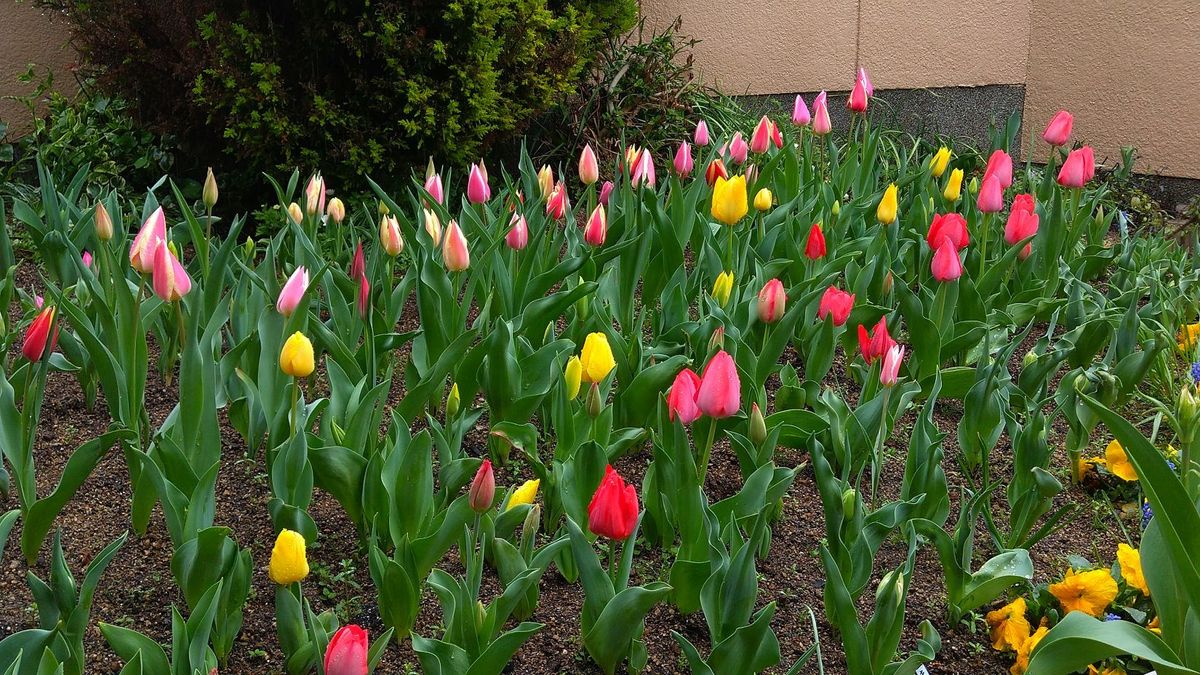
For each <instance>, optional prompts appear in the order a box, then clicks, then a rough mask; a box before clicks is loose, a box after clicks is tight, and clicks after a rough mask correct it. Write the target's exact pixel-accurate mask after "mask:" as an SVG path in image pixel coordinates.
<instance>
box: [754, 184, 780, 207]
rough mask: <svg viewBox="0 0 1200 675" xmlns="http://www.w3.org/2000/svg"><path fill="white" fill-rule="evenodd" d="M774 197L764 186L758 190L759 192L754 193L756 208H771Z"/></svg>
mask: <svg viewBox="0 0 1200 675" xmlns="http://www.w3.org/2000/svg"><path fill="white" fill-rule="evenodd" d="M774 199H775V197H774V196H773V195H772V194H771V191H770V190H768V189H767V188H763V189H761V190H759V191H758V194H756V195H754V208H755V209H758V210H759V211H767V210H768V209H770V208H771V203H772V202H773V201H774Z"/></svg>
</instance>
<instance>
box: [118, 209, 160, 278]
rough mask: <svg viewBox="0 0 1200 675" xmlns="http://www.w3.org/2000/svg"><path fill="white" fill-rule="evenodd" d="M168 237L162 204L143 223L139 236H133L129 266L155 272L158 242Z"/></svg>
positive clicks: (146, 271) (141, 270)
mask: <svg viewBox="0 0 1200 675" xmlns="http://www.w3.org/2000/svg"><path fill="white" fill-rule="evenodd" d="M106 215H107V214H106ZM109 227H110V229H111V227H112V221H111V220H110V221H109ZM110 236H111V235H110ZM166 238H167V217H166V215H165V214H164V213H163V210H162V207H161V206H160V207H158V208H157V209H154V213H151V214H150V217H149V218H147V219H146V220H145V222H143V223H142V227H141V229H139V230H138V233H137V236H135V237H134V238H133V245H131V246H130V247H129V266H130V267H132V268H133V269H135V270H137V271H139V272H141V273H142V274H149V273H151V272H153V271H154V254H155V253H156V249H157V248H158V242H160V241H164V240H165V239H166Z"/></svg>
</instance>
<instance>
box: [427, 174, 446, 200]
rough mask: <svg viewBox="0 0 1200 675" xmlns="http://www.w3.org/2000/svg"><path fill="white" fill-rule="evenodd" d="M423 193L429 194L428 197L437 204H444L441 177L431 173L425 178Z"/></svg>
mask: <svg viewBox="0 0 1200 675" xmlns="http://www.w3.org/2000/svg"><path fill="white" fill-rule="evenodd" d="M425 191H426V192H428V193H429V196H430V197H433V201H435V202H437V203H439V204H442V203H444V201H443V200H444V199H445V198H446V196H445V191H444V190H443V188H442V177H441V175H440V174H437V173H431V174H429V176H428V177H427V178H425Z"/></svg>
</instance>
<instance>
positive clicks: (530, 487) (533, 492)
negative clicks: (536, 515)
mask: <svg viewBox="0 0 1200 675" xmlns="http://www.w3.org/2000/svg"><path fill="white" fill-rule="evenodd" d="M541 484H542V481H540V480H538V479H537V478H534V479H533V480H527V481H525V482H524V483H522V484H521V487H519V488H517V489H516V490H513V493H512V494H511V495H509V497H508V504H507V505H506V506H505V507H504V510H505V511H508V510H509V509H512V508H514V507H517V506H523V505H525V504H532V503H533V500H534V499H536V498H537V492H538V487H539V486H541Z"/></svg>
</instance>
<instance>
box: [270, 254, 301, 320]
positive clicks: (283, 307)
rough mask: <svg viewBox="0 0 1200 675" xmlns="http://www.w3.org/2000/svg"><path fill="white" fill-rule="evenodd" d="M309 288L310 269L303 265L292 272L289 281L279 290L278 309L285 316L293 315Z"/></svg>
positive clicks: (276, 307) (276, 303)
mask: <svg viewBox="0 0 1200 675" xmlns="http://www.w3.org/2000/svg"><path fill="white" fill-rule="evenodd" d="M307 290H308V270H307V269H305V267H304V265H301V266H299V267H297V268H296V270H295V271H294V272H292V276H290V277H288V280H287V283H285V284H284V285H283V289H282V290H280V291H279V299H278V300H277V301H276V302H275V309H276V311H278V312H279V313H280V314H282V315H284V316H291V315H292V313H293V312H295V311H296V308H297V307H299V306H300V300H301V299H302V298H303V297H304V293H305V291H307Z"/></svg>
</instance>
